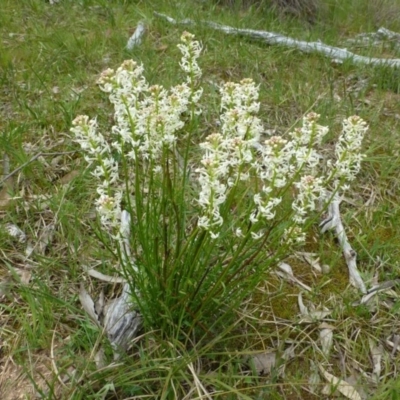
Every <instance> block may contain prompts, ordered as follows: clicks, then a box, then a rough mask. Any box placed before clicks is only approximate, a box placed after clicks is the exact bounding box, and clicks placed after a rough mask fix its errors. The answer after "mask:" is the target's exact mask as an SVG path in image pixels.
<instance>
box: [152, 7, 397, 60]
mask: <svg viewBox="0 0 400 400" xmlns="http://www.w3.org/2000/svg"><path fill="white" fill-rule="evenodd" d="M154 15H156V16H157V17H159V18H163V19H165V20H166V21H168V22H169V23H171V24H174V25H197V23H196V22H195V21H193V20H191V19H188V18H187V19H183V20H180V21H178V20H175V19H174V18H171V17H169V16H167V15H165V14H161V13H157V12H155V13H154ZM200 23H201V24H204V25H207V26H208V27H210V28H212V29H215V30H218V31H221V32H223V33H226V34H227V35H238V36H247V37H250V38H252V39H257V40H261V41H263V42H265V43H267V44H278V45H283V46H287V47H294V48H296V49H299V50H301V51H303V52H305V53H313V52H317V53H322V54H324V55H325V56H327V57H329V58H332V59H335V60H351V61H353V62H354V63H356V64H367V65H383V66H388V67H400V59H398V58H377V57H365V56H360V55H357V54H354V53H352V52H351V51H348V50H346V49H342V48H340V47H334V46H328V45H326V44H324V43H322V42H306V41H304V40H297V39H292V38H290V37H287V36H284V35H281V34H279V33H275V32H267V31H258V30H255V29H239V28H234V27H231V26H228V25H221V24H217V23H215V22H212V21H200Z"/></svg>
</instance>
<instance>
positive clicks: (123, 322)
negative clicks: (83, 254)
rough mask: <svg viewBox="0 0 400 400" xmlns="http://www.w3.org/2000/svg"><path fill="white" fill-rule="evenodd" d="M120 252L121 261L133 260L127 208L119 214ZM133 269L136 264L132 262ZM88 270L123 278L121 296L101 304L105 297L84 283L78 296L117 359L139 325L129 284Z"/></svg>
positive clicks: (98, 276) (139, 317) (140, 319)
mask: <svg viewBox="0 0 400 400" xmlns="http://www.w3.org/2000/svg"><path fill="white" fill-rule="evenodd" d="M120 235H121V243H120V244H121V256H122V262H124V263H125V262H130V263H132V258H131V251H130V246H129V236H130V215H129V213H128V212H127V211H123V212H122V216H121V227H120ZM133 268H134V269H135V270H136V266H133ZM93 271H94V270H89V271H88V273H89V274H90V275H91V276H94V277H95V278H98V279H101V280H103V281H104V280H105V281H108V282H124V283H123V285H124V286H123V290H122V294H121V296H119V297H118V298H116V299H114V300H112V301H110V302H109V303H108V304H104V299H103V298H102V297H101V296H100V298H101V299H102V300H101V301H97V302H96V303H95V302H94V301H93V300H92V298H91V297H90V295H89V294H88V293H87V291H86V290H85V288H84V287H83V285H81V290H80V293H79V299H80V301H81V304H82V306H83V308H84V309H85V311H86V312H87V313H88V315H89V317H90V318H91V319H92V320H93V321H94V322H95V323H96V324H97V325H98V326H99V327H103V328H104V331H105V332H106V334H107V337H108V339H109V341H110V343H111V346H112V348H113V350H114V359H118V358H119V356H120V355H121V352H124V351H126V350H128V349H129V346H130V343H131V341H132V339H133V338H134V337H135V336H136V335H137V333H138V331H139V330H140V328H141V326H142V317H141V315H140V314H139V313H138V312H137V311H135V310H134V309H133V304H132V295H131V288H130V286H129V283H127V282H126V281H125V280H124V279H121V278H119V279H116V278H113V277H108V276H106V275H103V274H101V273H99V272H97V271H94V273H93Z"/></svg>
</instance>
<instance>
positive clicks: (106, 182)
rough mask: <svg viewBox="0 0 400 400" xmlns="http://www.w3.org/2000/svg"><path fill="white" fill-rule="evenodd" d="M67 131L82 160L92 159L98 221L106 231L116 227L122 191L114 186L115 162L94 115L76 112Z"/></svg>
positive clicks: (116, 178) (116, 181) (113, 229)
mask: <svg viewBox="0 0 400 400" xmlns="http://www.w3.org/2000/svg"><path fill="white" fill-rule="evenodd" d="M72 125H73V126H72V128H71V132H73V133H74V134H75V138H76V139H75V140H76V141H77V142H78V143H79V144H80V145H81V147H82V149H83V150H84V151H85V160H86V161H87V162H88V163H89V164H92V163H96V164H97V165H96V167H95V169H94V171H93V172H92V174H93V176H95V177H96V178H97V180H98V181H99V185H98V187H97V193H98V195H99V197H98V199H97V200H96V208H97V211H98V212H99V216H100V220H101V223H102V225H103V226H104V227H106V228H107V230H109V231H111V232H112V231H116V230H117V229H118V227H119V225H120V218H121V199H122V192H121V191H120V190H118V189H116V187H118V181H119V172H118V163H117V161H115V159H114V158H113V157H112V155H111V148H110V146H109V144H108V142H107V141H106V139H105V138H104V136H103V135H102V134H101V133H100V132H99V130H98V127H97V122H96V120H95V119H91V120H90V119H89V117H87V116H86V115H80V116H78V117H76V118H75V119H74V121H73V122H72Z"/></svg>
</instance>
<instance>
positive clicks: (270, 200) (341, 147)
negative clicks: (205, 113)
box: [71, 32, 367, 243]
mask: <svg viewBox="0 0 400 400" xmlns="http://www.w3.org/2000/svg"><path fill="white" fill-rule="evenodd" d="M178 47H179V49H180V50H181V52H182V60H181V62H180V66H181V68H182V70H183V71H184V72H185V74H186V80H185V81H184V83H182V84H179V85H176V86H174V87H172V88H171V89H169V90H167V89H165V88H164V87H163V86H160V85H153V86H150V85H149V84H148V82H147V81H146V79H145V77H144V69H143V66H141V65H140V64H138V63H136V62H135V61H132V60H128V61H125V62H124V63H123V64H122V65H121V66H120V67H119V68H118V69H117V70H115V71H114V70H111V69H108V70H106V71H104V72H103V73H102V75H101V76H100V79H99V80H98V84H99V86H100V89H101V90H102V91H104V92H105V93H107V94H108V95H109V99H110V101H111V103H112V104H113V106H114V122H115V123H114V126H113V127H112V129H111V131H110V132H109V133H108V134H107V135H102V134H101V133H100V132H99V130H98V127H97V122H96V120H95V119H92V120H90V119H89V118H88V117H86V116H80V117H77V118H76V119H75V120H74V122H73V128H72V129H71V131H72V132H73V133H74V134H75V137H76V141H77V142H78V143H79V144H80V145H81V147H82V149H83V150H84V151H85V158H86V160H87V161H88V163H90V164H92V163H93V164H95V168H94V171H93V175H94V176H95V177H96V178H97V180H98V181H99V185H98V189H97V191H98V195H99V198H98V200H97V201H96V207H97V210H98V211H99V214H100V217H101V221H102V223H103V225H104V226H106V227H107V228H108V229H111V230H114V231H117V230H118V229H117V228H118V227H119V224H120V219H121V199H122V197H123V193H122V191H121V190H120V189H119V187H121V181H123V180H124V179H130V178H129V176H131V178H132V177H136V178H137V177H139V180H138V179H137V180H136V183H137V182H140V185H141V186H143V190H144V191H146V190H148V189H149V188H148V187H146V185H148V184H150V183H149V182H150V181H151V179H148V174H149V173H150V176H153V175H152V174H154V173H155V174H157V173H159V172H163V173H164V174H165V173H167V172H166V171H163V168H164V167H165V166H166V165H168V166H169V165H171V164H170V163H171V162H178V161H177V160H176V153H177V151H178V150H179V149H178V148H177V145H178V142H179V143H180V144H183V145H186V146H189V145H190V144H189V143H186V144H185V143H184V141H178V139H179V134H180V133H181V132H183V131H184V126H185V120H186V119H187V117H193V116H194V115H199V114H200V113H201V109H200V107H199V99H200V97H201V95H202V88H201V87H200V86H199V80H200V78H201V75H202V73H201V69H200V67H199V65H198V63H197V60H198V58H199V56H200V53H201V50H202V47H201V44H200V43H199V42H198V41H196V40H194V36H193V35H192V34H190V33H187V32H185V33H183V35H182V37H181V44H180V45H179V46H178ZM220 96H221V110H220V124H219V129H216V131H215V132H214V133H212V134H210V135H208V136H207V137H206V139H205V140H204V141H203V142H202V143H200V149H201V151H202V158H201V162H200V165H199V167H198V168H197V169H196V176H197V178H198V184H199V194H198V196H197V198H196V204H197V205H198V206H199V209H200V215H199V216H198V224H197V225H198V227H199V228H201V229H204V230H206V231H208V233H209V234H210V237H211V238H213V239H216V238H217V237H219V235H220V232H221V229H222V225H223V224H224V222H226V221H224V217H223V215H225V214H224V212H225V213H228V211H227V210H225V209H224V205H225V203H226V201H227V199H228V198H230V199H231V198H232V196H230V195H231V194H232V193H233V194H235V193H243V191H244V192H245V193H246V197H245V200H244V202H245V203H246V204H245V205H244V209H245V210H247V211H246V213H247V214H246V218H244V214H241V217H240V218H236V220H235V217H236V216H232V213H229V214H230V216H229V217H228V218H231V221H230V222H229V225H230V228H229V229H232V230H233V232H235V234H236V236H238V237H248V238H249V237H250V236H251V237H252V238H253V239H255V240H257V239H260V238H262V237H263V236H264V234H265V231H266V230H267V228H268V226H269V224H270V221H272V220H275V219H277V217H279V221H280V222H279V223H283V224H284V225H285V227H284V228H285V229H284V235H283V240H284V241H285V242H286V243H295V242H301V241H303V240H304V238H305V233H304V225H305V222H306V220H307V217H308V215H309V214H310V213H312V212H313V211H315V210H316V204H317V201H319V200H320V199H321V198H324V196H325V195H326V192H327V190H332V189H333V190H335V191H343V190H345V189H346V188H347V184H348V183H349V182H351V181H352V180H354V179H355V176H356V174H357V173H358V172H359V170H360V163H361V160H362V157H363V156H362V155H361V144H362V140H363V137H364V135H365V132H366V130H367V125H366V123H365V122H364V121H363V120H362V119H361V118H359V117H350V118H348V119H346V120H345V121H344V122H343V131H342V134H341V135H340V137H339V140H338V142H337V144H336V148H335V156H336V160H335V161H328V162H327V163H326V164H324V163H323V162H322V157H321V156H320V155H319V153H318V147H319V146H321V144H322V142H323V140H324V137H325V136H326V134H327V133H328V128H327V127H324V126H321V125H319V124H318V121H319V115H318V114H316V113H309V114H307V115H306V116H305V117H304V118H303V120H302V125H301V126H300V127H299V128H296V129H294V130H293V131H292V132H291V133H289V135H288V136H287V137H286V136H285V137H282V136H270V137H268V138H267V140H264V141H263V142H261V139H260V138H261V137H262V134H263V132H264V128H263V124H262V122H261V120H260V119H259V118H258V116H257V114H258V112H259V109H260V103H259V88H258V86H257V85H256V84H255V83H254V81H253V80H251V79H243V80H242V81H240V82H239V83H232V82H228V83H226V84H225V85H223V86H222V87H221V89H220ZM183 116H185V118H183ZM186 154H188V152H186ZM168 157H170V158H169V159H168ZM117 159H123V160H124V162H125V164H124V172H123V173H121V172H120V171H119V165H118V162H117V161H116V160H117ZM166 159H168V160H169V161H168V162H167V163H166V161H165V160H166ZM323 165H326V166H327V168H325V167H323ZM324 168H325V169H324ZM172 170H174V171H178V170H179V168H176V169H174V168H172ZM168 173H169V172H168ZM184 173H185V172H184ZM120 175H121V177H120ZM126 175H129V176H128V177H127V176H126ZM161 176H163V175H161ZM176 182H177V181H176V180H175V181H174V184H175V183H176ZM128 186H129V183H128ZM136 188H137V187H136ZM136 188H135V189H136ZM238 188H239V189H238ZM178 189H179V188H178ZM236 190H237V191H236ZM152 193H153V194H154V193H155V192H154V191H153V192H152ZM160 195H161V196H162V195H163V194H162V193H160ZM149 201H151V199H149ZM230 205H231V204H230ZM230 205H229V206H230ZM239 206H240V205H239ZM223 210H224V212H222V211H223ZM225 218H226V217H225ZM245 219H246V221H245V222H243V221H244V220H245Z"/></svg>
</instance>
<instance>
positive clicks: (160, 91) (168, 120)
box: [71, 33, 202, 232]
mask: <svg viewBox="0 0 400 400" xmlns="http://www.w3.org/2000/svg"><path fill="white" fill-rule="evenodd" d="M181 39H182V44H180V45H179V48H180V50H181V52H182V60H181V63H180V65H181V67H182V69H183V70H184V72H185V73H186V74H187V75H188V76H187V79H186V81H187V82H186V83H182V84H180V85H177V86H174V87H172V88H171V89H170V90H166V89H165V88H164V87H162V86H159V85H153V86H150V85H149V84H148V83H147V81H146V79H145V77H144V75H143V74H144V68H143V66H142V65H140V64H138V63H137V62H135V61H133V60H127V61H124V62H123V63H122V65H121V66H120V67H119V68H118V69H117V70H116V71H114V70H112V69H107V70H105V71H104V72H103V73H102V74H101V76H100V78H99V79H98V85H99V87H100V89H101V90H102V91H103V92H105V93H108V94H109V100H110V102H111V103H112V104H113V106H114V122H115V124H114V126H113V127H112V129H111V132H109V133H108V135H107V136H104V135H102V134H101V133H100V132H99V131H98V129H97V122H96V120H95V119H93V120H89V117H87V116H79V117H77V118H76V119H75V120H74V122H73V127H72V129H71V132H72V133H74V135H75V138H76V141H77V142H78V143H79V144H80V146H81V148H82V149H83V150H84V152H85V159H86V161H87V162H88V163H89V164H92V163H94V164H95V168H94V171H93V175H94V176H95V177H96V178H97V179H98V181H99V186H98V188H97V192H98V194H99V198H98V199H97V201H96V207H97V210H98V212H99V214H100V217H101V222H102V224H103V226H104V227H106V228H107V229H108V230H109V231H115V232H117V231H118V229H117V228H118V227H119V225H120V220H121V199H122V197H123V194H122V192H121V191H120V190H118V189H116V188H117V187H118V186H119V185H118V181H119V166H118V162H117V161H116V159H115V158H114V156H115V152H117V153H121V154H122V153H123V154H124V156H125V157H126V159H127V160H131V162H132V164H131V165H130V166H129V168H130V171H129V172H130V173H131V174H132V175H135V174H136V173H138V171H135V167H134V165H136V164H135V162H136V161H137V162H140V163H142V164H141V165H142V166H143V165H144V164H146V163H147V164H148V165H151V166H152V168H153V170H154V171H155V172H158V171H159V170H160V156H161V153H162V152H163V151H164V150H165V151H170V150H171V149H173V148H174V147H175V144H176V142H177V139H178V136H177V135H178V132H179V131H180V130H181V129H182V128H183V126H184V122H183V121H182V118H181V116H182V114H183V113H185V112H187V111H189V108H190V109H191V110H196V109H197V102H198V100H199V98H200V96H201V94H202V90H201V89H198V88H197V86H198V85H197V80H198V79H199V78H200V76H201V70H200V68H199V66H198V64H197V59H198V57H199V55H200V52H201V45H200V43H199V42H197V41H195V40H194V36H193V35H191V34H189V33H184V34H183V35H182V38H181ZM113 155H114V156H113ZM143 171H144V169H143V170H142V172H143ZM131 178H132V177H131Z"/></svg>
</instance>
